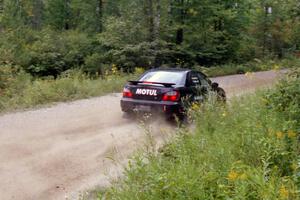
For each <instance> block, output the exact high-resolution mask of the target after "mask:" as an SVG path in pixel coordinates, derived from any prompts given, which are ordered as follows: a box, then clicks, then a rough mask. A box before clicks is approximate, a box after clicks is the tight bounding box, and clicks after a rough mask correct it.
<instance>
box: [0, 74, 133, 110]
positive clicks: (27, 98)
mask: <svg viewBox="0 0 300 200" xmlns="http://www.w3.org/2000/svg"><path fill="white" fill-rule="evenodd" d="M135 76H136V74H131V75H128V74H111V75H107V76H105V78H90V77H88V76H87V75H86V74H84V73H82V72H80V71H70V72H68V73H65V74H63V75H61V76H60V77H58V78H57V79H54V78H44V79H33V78H32V77H31V76H30V75H28V74H26V73H24V72H19V73H18V74H17V75H15V76H14V77H10V78H8V79H9V80H7V81H6V82H8V84H7V86H6V87H4V88H3V89H2V92H1V88H0V93H1V96H0V112H4V111H10V110H15V109H23V108H30V107H36V106H38V105H43V104H49V103H53V102H64V101H71V100H76V99H82V98H89V97H94V96H101V95H105V94H108V93H113V92H118V93H119V92H121V91H122V87H123V85H124V84H125V83H126V81H127V80H129V79H131V78H133V79H134V78H135ZM3 82H4V81H3Z"/></svg>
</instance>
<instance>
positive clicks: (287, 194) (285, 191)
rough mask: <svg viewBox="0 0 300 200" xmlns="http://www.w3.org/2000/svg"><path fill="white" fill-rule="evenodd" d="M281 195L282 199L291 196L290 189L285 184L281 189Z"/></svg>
mask: <svg viewBox="0 0 300 200" xmlns="http://www.w3.org/2000/svg"><path fill="white" fill-rule="evenodd" d="M279 195H280V197H281V198H282V199H287V198H288V197H289V191H288V190H287V189H286V187H285V186H281V187H280V189H279Z"/></svg>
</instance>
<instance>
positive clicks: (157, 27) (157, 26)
mask: <svg viewBox="0 0 300 200" xmlns="http://www.w3.org/2000/svg"><path fill="white" fill-rule="evenodd" d="M160 19H161V5H160V0H156V15H155V26H154V28H155V29H154V35H155V40H158V39H159V35H160Z"/></svg>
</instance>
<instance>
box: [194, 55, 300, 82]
mask: <svg viewBox="0 0 300 200" xmlns="http://www.w3.org/2000/svg"><path fill="white" fill-rule="evenodd" d="M287 68H300V59H299V58H296V57H290V58H286V59H282V60H271V59H266V60H260V59H254V60H253V61H251V62H248V63H244V64H234V63H233V64H225V65H220V66H213V67H209V68H207V67H196V69H200V70H201V71H202V72H204V73H205V74H207V75H208V76H210V77H213V76H214V77H215V76H225V75H233V74H245V73H247V72H258V71H268V70H280V69H287Z"/></svg>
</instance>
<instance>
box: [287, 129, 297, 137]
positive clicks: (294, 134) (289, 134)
mask: <svg viewBox="0 0 300 200" xmlns="http://www.w3.org/2000/svg"><path fill="white" fill-rule="evenodd" d="M296 136H297V134H296V132H295V131H293V130H289V131H288V137H289V138H294V137H296Z"/></svg>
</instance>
